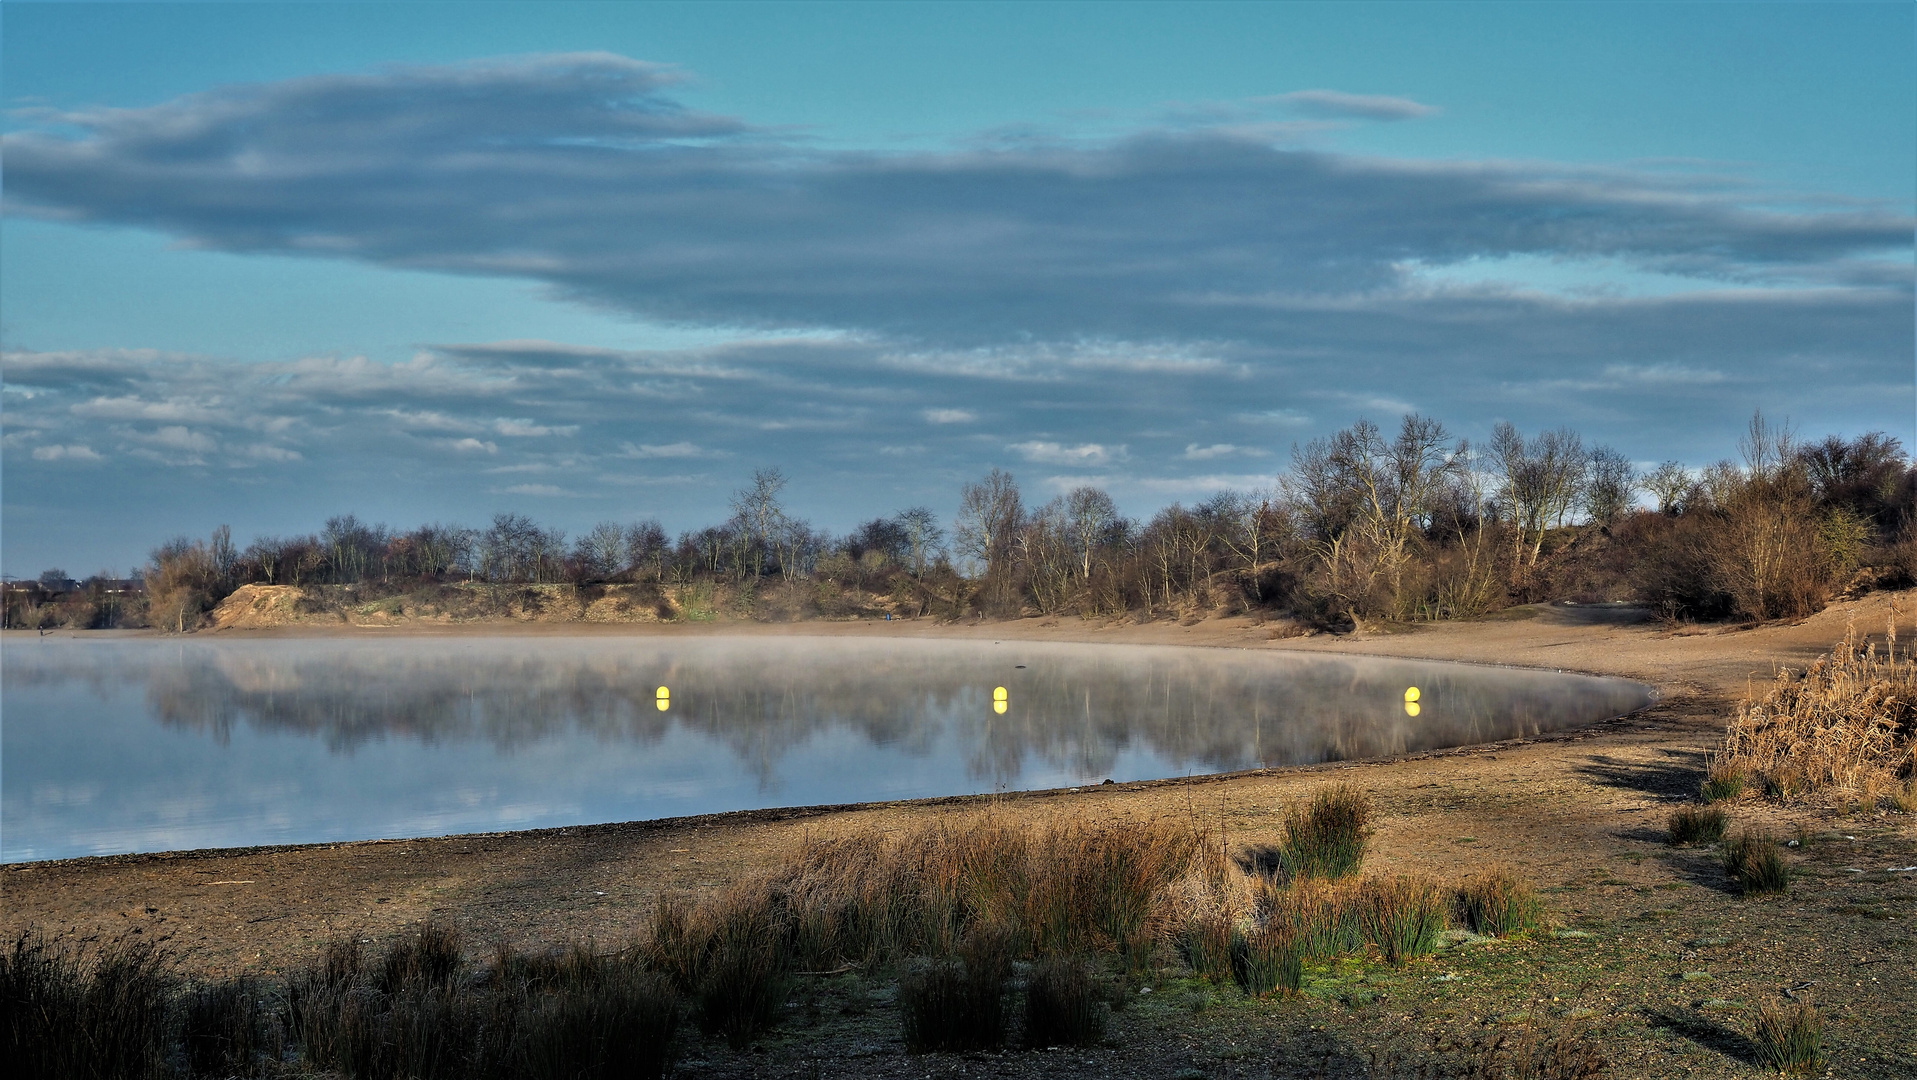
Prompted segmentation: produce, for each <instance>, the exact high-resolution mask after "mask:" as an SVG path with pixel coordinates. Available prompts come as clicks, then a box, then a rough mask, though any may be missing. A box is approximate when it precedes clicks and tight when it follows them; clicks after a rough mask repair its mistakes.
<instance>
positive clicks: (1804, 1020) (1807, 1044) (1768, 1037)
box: [1754, 1001, 1824, 1073]
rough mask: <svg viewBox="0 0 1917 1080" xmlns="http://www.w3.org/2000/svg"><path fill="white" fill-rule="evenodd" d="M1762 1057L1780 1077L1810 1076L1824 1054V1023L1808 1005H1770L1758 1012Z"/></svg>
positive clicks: (1758, 1043) (1758, 1038) (1795, 1003)
mask: <svg viewBox="0 0 1917 1080" xmlns="http://www.w3.org/2000/svg"><path fill="white" fill-rule="evenodd" d="M1754 1041H1755V1042H1756V1044H1757V1053H1758V1056H1759V1057H1760V1058H1761V1059H1762V1060H1763V1062H1764V1064H1766V1065H1768V1066H1770V1067H1771V1068H1773V1069H1776V1070H1777V1071H1778V1072H1780V1073H1808V1072H1811V1071H1813V1070H1814V1069H1816V1068H1817V1065H1818V1059H1819V1058H1821V1057H1822V1056H1823V1051H1824V1020H1823V1017H1821V1016H1819V1015H1818V1014H1817V1010H1816V1009H1815V1008H1813V1007H1812V1006H1811V1004H1810V1002H1808V1001H1795V1002H1792V1003H1790V1004H1788V1005H1785V1004H1781V1003H1778V1002H1767V1003H1765V1004H1764V1005H1763V1006H1761V1007H1759V1008H1758V1010H1757V1029H1756V1039H1755V1040H1754Z"/></svg>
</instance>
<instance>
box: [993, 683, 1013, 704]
mask: <svg viewBox="0 0 1917 1080" xmlns="http://www.w3.org/2000/svg"><path fill="white" fill-rule="evenodd" d="M1011 696H1012V695H1010V694H1008V693H1006V692H1005V688H1004V687H1003V686H999V687H994V688H993V690H992V700H993V701H1007V700H1010V698H1011Z"/></svg>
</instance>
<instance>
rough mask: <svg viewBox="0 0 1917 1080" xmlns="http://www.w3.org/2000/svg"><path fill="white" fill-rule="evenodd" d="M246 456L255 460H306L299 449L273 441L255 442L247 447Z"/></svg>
mask: <svg viewBox="0 0 1917 1080" xmlns="http://www.w3.org/2000/svg"><path fill="white" fill-rule="evenodd" d="M246 456H247V457H250V458H252V459H254V460H255V461H277V462H287V461H303V460H305V459H304V458H303V457H302V456H301V454H300V452H299V451H298V450H291V449H288V448H287V447H284V446H274V445H273V444H271V443H254V444H253V445H251V446H249V447H247V448H246Z"/></svg>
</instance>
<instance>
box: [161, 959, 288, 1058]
mask: <svg viewBox="0 0 1917 1080" xmlns="http://www.w3.org/2000/svg"><path fill="white" fill-rule="evenodd" d="M180 1044H181V1049H182V1051H183V1052H184V1056H185V1058H186V1066H187V1072H188V1073H190V1074H192V1075H195V1076H222V1077H226V1076H255V1075H258V1073H259V1072H260V1071H261V1069H262V1067H263V1065H264V1063H265V1062H266V1061H269V1060H274V1059H277V1058H278V1057H279V1055H280V1038H279V1017H278V1015H277V1010H275V1009H273V1008H271V1007H269V1006H268V1003H267V1002H266V1000H265V991H264V989H263V988H262V987H261V986H260V985H259V982H258V981H257V980H255V979H252V978H250V977H247V976H241V977H239V978H237V979H233V980H231V981H227V982H217V983H212V984H210V985H207V986H202V987H199V988H197V989H195V990H193V991H192V992H191V993H189V994H188V995H187V996H186V1000H185V1001H184V1002H183V1003H182V1005H181V1008H180Z"/></svg>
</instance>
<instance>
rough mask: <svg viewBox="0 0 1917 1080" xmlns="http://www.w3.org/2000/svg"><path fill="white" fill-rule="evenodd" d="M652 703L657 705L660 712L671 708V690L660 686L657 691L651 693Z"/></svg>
mask: <svg viewBox="0 0 1917 1080" xmlns="http://www.w3.org/2000/svg"><path fill="white" fill-rule="evenodd" d="M653 704H655V705H657V706H659V711H660V712H665V711H666V710H667V709H670V708H672V691H671V690H668V689H666V688H665V687H663V686H662V687H660V688H659V690H658V692H657V693H655V694H653Z"/></svg>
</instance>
